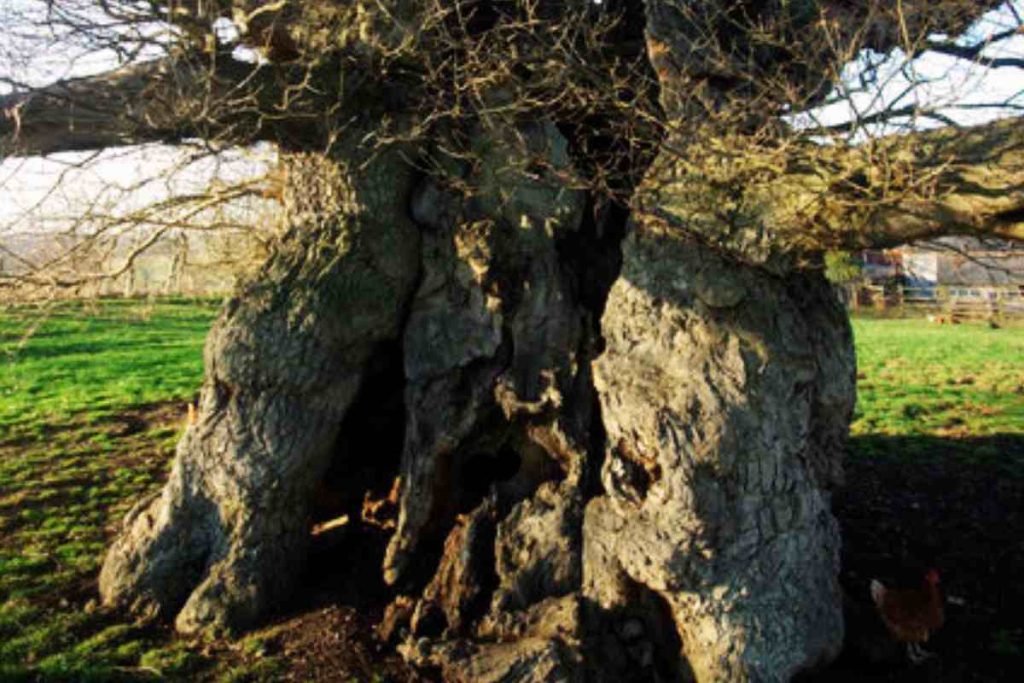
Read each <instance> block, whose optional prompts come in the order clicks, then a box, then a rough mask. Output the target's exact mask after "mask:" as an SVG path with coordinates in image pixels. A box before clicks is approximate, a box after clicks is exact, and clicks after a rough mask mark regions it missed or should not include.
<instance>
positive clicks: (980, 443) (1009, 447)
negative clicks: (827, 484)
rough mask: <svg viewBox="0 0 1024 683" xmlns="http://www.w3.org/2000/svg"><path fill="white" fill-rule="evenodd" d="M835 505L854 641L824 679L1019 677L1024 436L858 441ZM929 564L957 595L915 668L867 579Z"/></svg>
mask: <svg viewBox="0 0 1024 683" xmlns="http://www.w3.org/2000/svg"><path fill="white" fill-rule="evenodd" d="M846 475H847V483H846V486H845V487H843V488H842V489H840V490H839V491H837V492H836V494H835V498H834V510H835V513H836V517H837V518H838V519H839V523H840V525H841V527H842V532H843V552H842V573H841V578H840V581H841V583H842V587H843V590H844V593H845V598H846V600H845V608H846V621H847V631H848V633H847V640H846V646H845V649H844V652H843V655H842V657H840V659H839V660H838V661H837V662H836V663H835V664H834V665H833V666H831V667H830V668H829V670H828V671H826V672H824V673H823V674H822V676H821V677H820V678H816V680H829V681H836V680H843V681H853V680H858V681H863V680H893V681H894V680H900V681H908V680H909V681H995V680H1014V679H1015V672H1016V671H1017V670H1018V669H1019V667H1020V666H1021V665H1022V664H1024V630H1022V628H1021V627H1022V625H1024V435H1017V434H997V435H992V436H986V437H972V438H957V439H944V438H938V437H934V436H883V435H871V436H863V437H858V438H855V439H852V440H851V443H850V453H849V456H848V458H847V460H846ZM928 567H935V568H937V569H938V570H939V571H940V572H941V575H942V587H943V590H944V592H945V594H946V595H947V597H952V598H953V602H951V603H949V604H947V605H946V624H945V626H944V627H943V628H942V629H941V630H940V631H938V632H937V633H936V634H935V635H934V636H933V637H932V639H931V640H930V641H929V643H928V648H929V649H930V650H931V651H933V652H935V654H936V655H937V657H935V658H932V659H931V660H929V661H928V662H926V663H925V664H922V665H920V666H916V667H914V666H910V665H909V664H908V663H907V662H906V659H905V656H904V653H903V651H902V649H901V647H899V646H896V645H895V644H894V643H893V642H892V640H891V639H890V638H889V637H888V636H887V634H886V633H885V631H884V627H883V626H882V624H881V622H880V620H879V619H878V617H877V615H876V613H875V610H874V607H873V605H872V604H871V599H870V592H869V585H870V582H871V579H873V578H877V579H880V580H881V581H882V582H883V583H886V584H887V585H914V584H915V583H918V582H919V581H920V577H921V575H922V573H923V571H924V570H925V569H926V568H928Z"/></svg>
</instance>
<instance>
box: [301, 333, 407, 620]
mask: <svg viewBox="0 0 1024 683" xmlns="http://www.w3.org/2000/svg"><path fill="white" fill-rule="evenodd" d="M402 359H403V351H402V346H401V344H400V343H398V342H389V343H385V344H382V345H381V346H380V347H378V349H377V350H376V352H375V353H374V355H373V356H372V357H371V358H370V360H369V362H368V363H367V367H366V370H365V371H364V374H363V381H362V384H361V386H360V389H359V393H358V394H357V395H356V398H355V400H354V401H353V403H352V405H351V407H350V408H349V410H348V413H347V414H346V415H345V418H344V420H343V421H342V424H341V427H340V430H339V434H338V437H337V440H336V441H335V444H334V448H333V455H332V457H331V464H330V466H329V467H328V469H327V472H326V473H325V474H324V476H323V478H322V480H321V482H320V484H319V485H318V487H317V489H316V490H315V492H314V496H313V501H312V505H311V513H310V521H311V539H310V548H309V562H308V568H307V571H306V576H305V577H304V578H303V581H302V582H301V583H300V585H301V586H303V587H304V588H303V590H304V592H305V593H307V594H308V597H309V599H310V601H311V602H313V603H316V604H323V603H344V604H347V605H351V606H353V607H357V608H359V609H365V610H369V611H371V612H377V611H379V610H381V609H383V606H384V605H385V604H386V602H387V601H388V600H389V599H390V597H391V591H390V590H389V588H388V587H387V585H386V584H385V583H384V580H383V577H382V574H381V564H382V562H383V558H384V552H385V549H386V547H387V543H388V539H389V538H390V535H391V526H392V525H393V522H394V517H395V514H396V512H397V505H396V501H395V500H393V499H394V496H393V486H394V483H395V479H396V477H397V476H398V472H399V466H400V463H401V457H402V446H403V442H404V439H405V400H404V391H405V377H404V373H403V360H402Z"/></svg>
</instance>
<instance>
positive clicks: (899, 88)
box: [0, 0, 1024, 236]
mask: <svg viewBox="0 0 1024 683" xmlns="http://www.w3.org/2000/svg"><path fill="white" fill-rule="evenodd" d="M87 4H88V3H86V5H87ZM69 6H73V3H72V5H69ZM45 7H46V3H44V2H39V1H38V0H35V1H33V0H0V94H4V93H6V92H10V90H11V87H12V86H11V82H12V81H13V82H17V83H25V84H28V85H32V86H39V85H45V84H46V83H49V82H53V81H54V80H59V79H61V78H66V77H70V76H85V75H90V74H95V73H100V72H103V71H106V70H109V69H110V68H111V67H112V66H116V65H117V63H118V55H117V54H116V53H114V52H113V51H110V50H99V51H96V50H93V49H89V50H87V49H85V48H84V47H82V46H80V45H76V44H75V42H74V41H73V40H71V39H69V37H68V36H67V35H64V34H61V33H59V32H54V31H46V30H40V29H37V28H35V29H30V30H18V28H17V24H18V22H17V21H15V20H16V19H17V16H18V15H19V14H22V13H24V12H25V11H26V10H29V11H35V12H37V14H36V15H35V16H36V18H38V17H39V16H40V15H39V14H38V12H41V11H45ZM1015 12H1016V14H1015ZM1019 16H1024V0H1013V1H1012V2H1011V3H1007V4H1006V5H1003V6H1002V7H1001V8H1000V9H998V10H995V11H993V12H990V13H988V14H987V15H985V17H983V18H982V19H981V20H979V21H978V22H977V23H976V24H975V25H973V26H972V27H971V28H970V29H969V30H968V32H967V33H965V34H964V35H963V36H960V37H959V38H958V41H960V42H962V43H964V44H973V43H976V42H977V41H979V40H983V39H984V38H985V37H986V36H990V35H993V34H996V33H998V32H1000V31H1002V30H1005V29H1006V28H1008V27H1014V26H1017V27H1019V20H1018V19H1017V17H1019ZM132 30H133V31H139V35H144V36H145V37H146V38H149V39H152V40H154V41H155V43H156V45H159V43H160V40H161V38H162V37H166V36H165V35H164V34H165V32H166V29H165V28H164V27H162V26H159V25H148V26H142V27H139V28H133V29H132ZM220 30H221V32H222V33H226V34H229V33H230V30H231V27H230V26H229V25H223V26H221V27H220ZM158 52H159V48H158V47H153V48H150V49H149V50H148V51H145V52H143V53H142V54H141V55H140V56H139V57H140V58H152V57H153V56H154V55H156V54H158ZM984 54H985V55H986V56H990V57H997V56H1016V57H1024V31H1019V32H1018V34H1017V35H1016V36H1014V37H1013V38H1011V39H1009V40H1006V41H1003V42H1002V43H1000V44H999V45H998V46H990V48H988V49H986V52H985V53H984ZM239 56H241V57H246V58H251V57H252V55H251V54H245V53H241V54H240V55H239ZM868 60H873V61H875V62H878V61H882V63H883V66H882V67H881V68H880V69H879V70H878V74H879V81H878V85H877V86H873V87H872V88H870V89H869V91H866V92H865V91H862V92H858V91H857V83H858V79H859V77H860V76H862V75H863V68H862V65H863V63H864V62H866V61H868ZM911 81H913V82H915V83H916V84H917V85H916V87H913V88H908V85H909V84H910V83H911ZM834 94H835V95H838V96H841V97H839V98H837V99H840V100H841V101H839V102H837V103H835V104H831V105H827V106H823V107H820V108H818V109H816V110H814V111H812V112H810V113H805V114H802V115H798V116H796V117H794V121H795V122H796V123H797V124H798V125H811V124H812V122H818V123H825V124H830V123H835V122H841V121H845V120H849V118H850V117H851V113H853V112H856V113H858V114H860V115H861V116H863V115H867V114H870V113H872V112H873V111H878V110H880V109H884V108H885V107H886V106H893V105H894V104H895V105H896V106H903V105H906V104H911V103H914V104H916V105H918V106H919V107H931V108H935V109H938V110H939V111H941V113H942V114H943V115H946V116H948V117H949V118H951V119H953V120H955V121H957V122H958V123H960V124H961V125H973V124H978V123H982V122H984V121H987V120H991V119H992V118H997V117H1000V116H1016V115H1020V114H1021V113H1024V69H998V70H990V69H986V68H983V67H981V66H979V65H977V64H973V63H969V62H964V61H962V60H956V59H953V58H950V57H946V56H942V55H937V54H934V53H926V54H925V55H923V56H922V57H920V58H918V59H916V60H914V61H913V62H911V63H909V64H908V63H907V62H906V58H905V55H903V54H902V53H900V52H899V51H898V50H897V51H894V52H893V53H891V54H889V55H888V56H885V55H877V54H873V53H870V52H863V53H862V54H861V55H860V58H859V59H858V60H855V61H854V62H853V63H851V64H849V65H847V67H846V69H845V70H844V80H843V83H842V84H840V85H839V86H838V87H837V89H836V92H835V93H834ZM992 102H1001V103H1006V104H1009V105H1011V107H1012V106H1016V107H1019V108H1020V110H1014V109H1012V108H1011V109H1007V108H1005V107H1004V108H996V107H979V105H983V104H986V103H992ZM915 124H916V125H918V126H928V125H937V124H936V123H935V122H931V123H929V122H928V121H925V120H918V121H916V122H915ZM870 132H871V133H872V134H884V133H887V132H890V129H888V128H878V129H875V130H872V131H870ZM183 158H184V157H183V156H182V152H181V151H180V150H174V149H171V148H167V147H162V146H159V145H148V146H145V147H139V148H122V149H112V150H106V151H104V152H102V153H99V154H96V155H92V156H90V155H83V154H55V155H51V156H50V157H48V158H31V159H6V160H3V161H0V236H2V235H3V234H4V233H5V232H6V233H9V232H11V231H15V230H17V231H21V230H26V229H29V230H39V229H41V228H42V229H46V226H52V227H55V228H56V227H61V226H62V225H64V223H63V222H62V221H61V220H60V219H59V217H60V216H67V215H73V214H75V212H76V211H78V210H79V209H80V207H82V206H85V205H86V204H87V203H95V202H97V201H100V203H101V204H102V203H103V202H110V203H111V205H112V206H113V205H115V204H117V205H119V206H121V209H122V210H123V209H124V208H130V207H135V206H138V205H139V204H142V203H145V202H148V201H153V200H156V199H160V198H163V197H166V196H168V195H169V194H173V193H175V192H182V191H189V190H190V189H191V190H195V189H200V188H201V187H202V186H203V185H205V184H206V183H208V182H209V181H210V180H211V179H213V178H221V179H224V180H230V179H233V178H234V179H237V178H240V177H244V176H247V175H255V174H258V173H260V172H262V171H263V170H264V169H265V168H266V166H267V164H269V163H272V160H273V150H272V149H270V148H269V147H261V148H256V149H253V150H235V151H233V152H231V153H229V154H227V155H225V156H224V157H223V158H221V159H219V160H210V159H206V160H204V161H202V162H199V163H195V164H191V165H189V166H188V167H187V168H186V169H183V170H180V171H178V172H177V173H173V174H171V175H170V177H169V178H164V179H161V180H159V181H153V182H149V183H143V184H142V186H141V188H140V189H136V190H132V189H130V188H133V187H134V186H136V185H139V183H140V181H141V180H142V179H144V178H146V177H157V176H159V175H161V171H166V170H168V169H171V168H173V167H175V166H176V165H179V164H181V163H182V159H183ZM85 160H88V162H89V163H87V164H85V165H84V167H82V168H78V166H79V165H81V164H82V162H83V161H85ZM58 181H60V182H58ZM55 219H57V220H55Z"/></svg>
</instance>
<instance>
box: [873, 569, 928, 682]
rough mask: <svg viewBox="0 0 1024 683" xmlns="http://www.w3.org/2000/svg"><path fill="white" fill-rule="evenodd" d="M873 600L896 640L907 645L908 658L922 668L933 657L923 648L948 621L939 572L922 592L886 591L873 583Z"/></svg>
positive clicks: (899, 589)
mask: <svg viewBox="0 0 1024 683" xmlns="http://www.w3.org/2000/svg"><path fill="white" fill-rule="evenodd" d="M871 598H872V600H874V602H875V607H877V608H878V613H879V614H880V615H881V617H882V621H883V622H885V625H886V627H887V628H888V629H889V632H890V633H891V634H892V635H893V637H894V638H895V639H896V640H898V641H900V642H901V643H906V644H907V656H908V657H909V658H910V661H911V662H913V663H914V664H918V663H920V662H922V661H924V660H925V659H927V658H928V657H930V656H932V655H931V653H929V652H926V651H925V650H924V649H922V647H921V643H924V642H927V640H928V637H929V636H930V635H931V634H932V633H933V632H934V631H936V630H937V629H938V628H939V627H941V626H942V622H943V621H944V620H945V612H944V610H943V600H942V594H941V592H940V591H939V572H938V571H936V570H934V569H929V570H928V571H927V572H926V573H925V575H924V578H923V580H922V582H921V586H920V587H918V588H886V587H885V586H883V585H882V583H881V582H880V581H877V580H873V581H872V582H871Z"/></svg>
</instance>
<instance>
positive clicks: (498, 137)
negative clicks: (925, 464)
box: [101, 122, 854, 681]
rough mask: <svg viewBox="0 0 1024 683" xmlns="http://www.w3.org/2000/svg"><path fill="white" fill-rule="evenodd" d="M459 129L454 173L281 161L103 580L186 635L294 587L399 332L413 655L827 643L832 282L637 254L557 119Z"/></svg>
mask: <svg viewBox="0 0 1024 683" xmlns="http://www.w3.org/2000/svg"><path fill="white" fill-rule="evenodd" d="M471 139H472V141H473V143H472V144H473V146H474V158H475V159H477V160H478V163H475V164H472V165H461V164H460V163H459V162H454V161H453V162H452V168H451V169H450V172H449V174H448V180H449V182H442V181H441V180H439V179H438V178H436V177H432V176H428V177H418V176H416V175H415V174H414V173H413V172H412V171H411V170H410V166H409V165H408V164H406V163H405V162H404V161H402V155H401V154H399V152H397V151H396V152H394V153H392V154H385V155H381V156H376V157H374V158H372V159H371V160H369V161H368V162H367V163H368V166H367V167H366V171H365V172H364V173H362V174H358V175H357V174H353V173H350V172H349V171H348V170H347V168H348V167H346V166H345V165H344V164H342V163H340V162H335V161H332V160H330V159H326V158H323V157H316V156H311V155H309V156H299V155H297V156H295V157H294V158H293V159H292V162H291V164H290V172H289V176H288V187H289V190H288V192H289V194H288V200H287V210H288V215H289V220H290V222H291V224H292V227H291V230H290V232H289V233H288V234H287V236H286V237H285V239H284V240H283V243H282V245H281V247H280V249H279V250H278V251H277V252H276V253H275V255H274V256H273V257H272V258H271V260H270V261H269V263H268V265H267V266H266V268H265V269H264V271H263V272H262V273H261V274H260V276H259V278H258V279H257V280H256V281H254V282H253V283H251V284H248V285H246V286H244V287H242V289H241V290H240V291H239V293H238V294H237V295H236V296H235V297H234V298H233V299H232V300H231V301H230V302H229V303H228V305H227V307H226V309H225V311H224V313H223V315H222V316H221V318H220V320H219V321H218V322H217V324H216V326H215V328H214V330H213V332H212V333H211V336H210V340H209V343H208V346H207V358H206V362H207V381H206V384H205V386H204V389H203V393H202V400H201V404H200V410H199V415H198V419H197V421H196V422H195V423H194V424H191V425H190V426H189V428H188V431H187V433H186V434H185V436H184V438H183V439H182V441H181V443H180V445H179V448H178V453H177V458H176V460H175V464H174V469H173V471H172V474H171V478H170V481H169V482H168V484H167V486H166V487H165V489H164V491H163V492H162V493H161V494H160V496H159V497H157V498H156V499H155V500H153V501H150V502H147V503H146V504H144V505H142V506H140V507H139V508H137V509H136V510H135V511H133V512H132V513H131V514H130V515H129V517H128V519H127V520H126V526H125V529H124V531H123V533H122V535H121V537H120V538H119V539H118V541H117V542H116V543H115V545H114V547H113V548H112V549H111V551H110V554H109V556H108V558H107V561H106V563H105V565H104V568H103V573H102V576H101V591H102V593H103V596H104V599H105V600H106V601H107V602H108V603H114V604H124V605H130V606H134V607H135V608H136V609H150V610H155V611H157V612H159V613H162V614H167V615H176V624H177V627H178V628H179V630H181V631H185V632H193V631H200V630H202V631H209V630H215V631H216V630H220V629H237V628H244V627H246V626H249V625H251V624H253V623H254V622H256V621H257V620H258V619H259V618H260V617H261V616H262V615H264V614H266V613H268V612H270V611H272V610H273V609H274V608H275V607H277V606H278V605H280V604H282V602H283V601H284V600H285V599H286V597H287V596H288V594H289V593H290V591H291V590H293V589H294V585H293V582H294V581H295V579H296V577H297V576H299V575H300V573H299V572H298V570H297V563H298V562H300V561H301V559H302V557H303V556H304V552H305V548H306V545H307V542H308V539H309V536H310V531H311V526H312V521H313V520H312V518H311V514H312V502H311V501H312V500H313V498H314V497H315V496H314V492H315V491H316V490H317V487H318V485H320V482H321V480H323V479H324V477H325V473H326V472H327V471H328V468H330V470H331V471H332V472H333V474H332V475H331V477H332V479H333V480H334V481H335V482H337V481H341V482H342V483H343V486H347V487H350V488H358V487H360V486H365V481H364V479H365V478H364V477H362V475H360V474H357V472H358V471H360V470H362V469H365V468H366V467H368V466H369V467H371V468H372V467H374V466H377V467H378V468H380V467H387V466H388V465H387V462H388V460H387V459H386V458H382V457H380V455H379V454H378V453H375V452H371V451H369V450H368V451H366V452H359V449H353V448H348V449H343V451H342V453H343V455H342V456H339V455H338V451H337V450H336V449H335V448H334V445H335V444H336V443H337V442H338V441H339V429H340V428H341V425H342V424H343V423H344V424H346V425H350V428H352V429H355V427H354V426H351V424H350V422H345V417H346V414H347V412H348V410H349V408H350V407H351V405H352V404H353V401H354V400H355V397H356V395H357V392H358V391H359V390H360V386H361V384H362V383H364V382H375V381H378V380H377V377H378V375H377V374H370V371H369V367H370V365H371V364H372V362H376V361H374V360H373V359H378V360H379V358H380V354H377V351H378V350H379V349H380V348H381V347H383V346H388V348H398V349H400V353H397V354H392V355H393V357H394V359H395V360H394V362H399V361H400V362H401V364H402V367H401V371H400V375H401V376H402V377H403V381H404V423H405V424H404V425H401V424H399V425H396V429H400V430H402V431H403V432H404V443H403V445H402V454H401V462H400V464H397V465H394V467H395V468H396V471H394V472H392V473H391V475H392V476H393V475H397V476H398V481H399V487H398V492H399V494H398V499H397V502H398V516H397V520H396V527H395V530H394V533H393V536H392V538H391V542H390V546H389V547H388V550H387V553H386V556H385V557H383V558H381V559H382V563H383V567H382V570H383V572H384V576H385V579H386V580H387V581H388V582H389V583H391V584H392V585H393V586H394V589H395V590H396V591H397V592H398V593H400V594H401V596H400V597H399V599H398V600H397V601H396V603H395V605H393V607H392V608H391V609H390V611H389V616H388V619H387V620H386V622H387V625H388V626H387V630H388V631H389V633H388V634H387V635H388V636H389V637H390V638H392V639H397V640H399V641H401V643H400V645H399V647H400V649H401V651H402V652H403V653H404V654H405V655H406V656H407V657H408V658H409V659H410V661H412V662H414V663H417V664H420V665H424V666H432V667H439V668H440V669H441V671H442V672H443V673H444V675H445V676H446V677H447V678H449V679H452V680H473V681H488V680H491V681H525V680H535V681H541V680H543V681H554V680H616V681H619V680H654V679H656V678H658V677H660V678H661V679H665V678H668V679H673V678H674V679H680V678H684V677H686V676H688V675H690V674H691V673H692V674H694V675H696V677H697V678H698V679H699V680H706V681H710V680H782V679H785V678H787V677H789V676H790V675H792V674H793V673H795V672H797V671H799V670H802V669H806V668H809V667H812V666H814V665H815V664H818V663H822V662H825V661H827V660H828V659H829V658H830V657H832V656H834V655H835V654H836V652H837V649H838V647H839V644H840V642H841V640H842V622H841V615H840V600H839V595H838V588H837V585H836V575H837V571H838V567H837V552H838V544H839V538H838V531H837V528H836V524H835V522H834V520H833V519H832V517H831V514H830V512H829V497H828V489H829V487H830V486H831V485H832V484H834V483H835V482H836V481H837V480H838V478H839V476H840V456H841V453H842V450H843V440H844V438H845V434H846V425H847V421H848V419H849V415H850V410H851V406H852V398H853V375H854V370H853V353H852V345H851V337H850V332H849V329H848V326H847V323H846V320H845V317H844V315H843V312H842V310H841V309H840V308H839V306H838V304H837V303H836V301H835V300H834V299H833V298H832V296H831V294H830V290H829V287H828V285H827V283H826V282H825V281H824V280H823V278H822V277H821V276H820V274H817V273H804V272H799V271H796V270H794V269H793V268H792V266H791V265H790V264H789V262H788V261H787V260H785V259H781V258H776V256H774V255H773V254H771V253H770V252H764V251H763V250H760V249H759V248H757V245H753V246H751V244H749V243H747V242H745V241H742V240H740V241H737V242H736V243H735V244H734V246H733V247H732V250H731V251H728V250H723V249H722V247H721V244H719V245H717V247H716V248H715V249H712V248H710V247H708V246H705V245H704V244H703V243H702V242H701V241H700V240H699V239H698V237H697V236H695V235H693V234H688V233H686V232H685V231H679V230H678V229H676V228H675V227H672V228H669V227H668V226H667V225H666V224H662V223H660V222H657V221H652V220H646V221H644V222H642V223H640V224H638V225H635V226H634V227H633V228H632V230H631V231H630V234H629V237H628V238H627V239H626V241H625V242H624V246H623V245H622V244H620V240H621V237H622V235H623V232H624V230H625V225H624V220H625V213H624V212H622V211H611V210H604V211H598V210H595V208H594V200H593V199H592V198H591V199H588V197H587V196H586V194H585V193H584V192H582V191H580V190H576V189H573V188H571V187H569V186H567V185H566V184H565V182H564V181H563V178H564V177H565V176H566V175H568V174H567V173H566V172H567V171H568V170H569V169H570V166H571V164H572V161H571V158H570V155H569V153H568V149H567V142H566V140H565V139H564V138H563V136H562V135H561V134H560V133H559V131H558V129H557V128H556V127H555V126H554V125H553V124H551V123H549V122H537V123H531V124H522V125H520V126H519V127H518V128H516V129H514V130H511V129H508V130H505V129H494V128H487V127H484V126H483V125H482V124H481V125H480V126H479V127H478V129H476V130H474V131H473V132H472V133H471ZM453 178H454V179H456V180H457V182H450V181H451V180H452V179H453ZM620 260H621V273H620V274H619V275H618V277H617V279H616V278H615V277H614V274H615V273H616V269H617V268H618V266H619V263H620ZM613 283H614V284H613ZM602 314H603V317H602ZM602 344H604V346H605V348H604V350H603V353H599V352H598V349H599V348H600V346H601V345H602ZM389 345H390V346H389ZM396 370H397V368H396ZM371 410H372V407H371ZM340 437H341V438H342V440H343V439H344V437H345V435H340ZM339 457H341V460H340V461H339V460H338V458H339ZM345 458H350V459H351V461H346V460H345ZM332 459H333V460H332ZM356 460H359V462H356ZM346 468H349V470H351V472H352V474H351V476H346V475H345V472H346V471H349V470H346ZM339 472H341V475H340V476H339V474H338V473H339ZM362 494H363V491H362V490H357V491H351V492H348V497H349V498H350V499H352V500H357V501H358V500H359V499H360V498H361V496H362ZM338 571H339V573H343V572H344V567H339V569H338Z"/></svg>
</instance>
